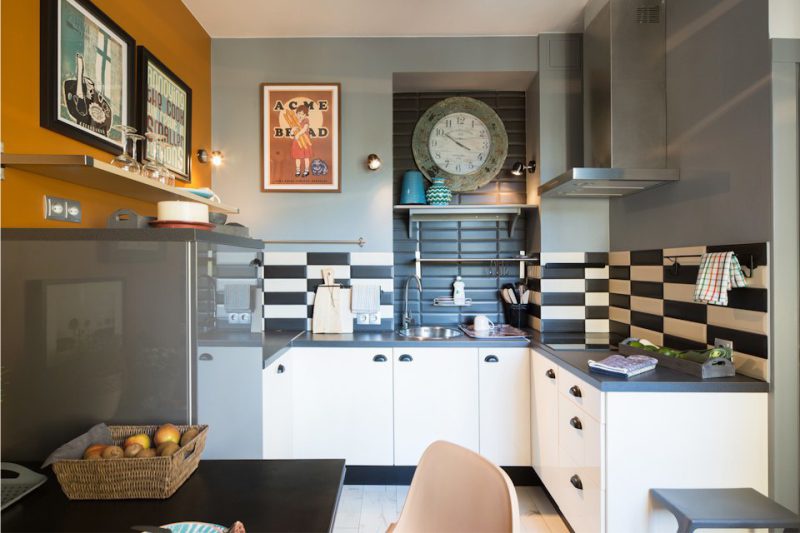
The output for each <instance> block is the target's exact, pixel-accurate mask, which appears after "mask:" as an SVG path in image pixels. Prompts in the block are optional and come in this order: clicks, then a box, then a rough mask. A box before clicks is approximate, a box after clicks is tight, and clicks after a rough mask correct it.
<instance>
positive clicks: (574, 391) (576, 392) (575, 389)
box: [569, 385, 583, 398]
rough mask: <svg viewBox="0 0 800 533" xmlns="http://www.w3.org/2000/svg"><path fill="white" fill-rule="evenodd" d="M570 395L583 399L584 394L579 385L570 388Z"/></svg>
mask: <svg viewBox="0 0 800 533" xmlns="http://www.w3.org/2000/svg"><path fill="white" fill-rule="evenodd" d="M569 393H570V394H572V395H573V396H575V397H576V398H581V397H582V396H583V393H581V389H580V388H579V387H578V386H577V385H573V386H572V387H570V388H569Z"/></svg>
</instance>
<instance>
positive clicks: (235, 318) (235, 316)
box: [228, 313, 239, 324]
mask: <svg viewBox="0 0 800 533" xmlns="http://www.w3.org/2000/svg"><path fill="white" fill-rule="evenodd" d="M238 323H239V313H228V324H238Z"/></svg>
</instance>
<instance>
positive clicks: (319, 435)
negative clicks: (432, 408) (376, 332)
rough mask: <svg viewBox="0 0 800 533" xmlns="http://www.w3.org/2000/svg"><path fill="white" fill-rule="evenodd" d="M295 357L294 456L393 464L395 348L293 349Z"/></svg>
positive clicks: (293, 357)
mask: <svg viewBox="0 0 800 533" xmlns="http://www.w3.org/2000/svg"><path fill="white" fill-rule="evenodd" d="M291 356H292V371H293V372H292V376H293V391H292V393H293V398H294V399H293V402H292V403H293V405H292V422H293V426H294V431H293V443H292V448H293V453H292V455H293V457H294V458H295V459H325V458H343V459H345V460H346V461H347V464H349V465H391V464H392V460H393V428H392V402H393V398H392V353H391V350H390V349H389V350H382V349H380V348H292V350H291ZM415 464H416V463H415Z"/></svg>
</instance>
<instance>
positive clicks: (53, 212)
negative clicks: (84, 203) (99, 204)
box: [44, 196, 83, 224]
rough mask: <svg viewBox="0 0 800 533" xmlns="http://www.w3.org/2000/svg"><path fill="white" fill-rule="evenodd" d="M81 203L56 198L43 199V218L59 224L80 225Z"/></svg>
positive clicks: (46, 197)
mask: <svg viewBox="0 0 800 533" xmlns="http://www.w3.org/2000/svg"><path fill="white" fill-rule="evenodd" d="M82 214H83V212H82V210H81V203H80V202H79V201H77V200H68V199H66V198H59V197H57V196H45V197H44V218H45V219H47V220H58V221H60V222H74V223H76V224H77V223H80V221H81V218H82Z"/></svg>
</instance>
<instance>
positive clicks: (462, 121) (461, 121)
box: [456, 115, 475, 127]
mask: <svg viewBox="0 0 800 533" xmlns="http://www.w3.org/2000/svg"><path fill="white" fill-rule="evenodd" d="M466 122H467V117H465V116H464V115H458V116H457V117H456V124H458V125H459V126H461V125H463V124H465V123H466ZM472 123H473V124H474V123H475V121H474V120H473V121H472ZM473 127H474V126H473Z"/></svg>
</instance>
